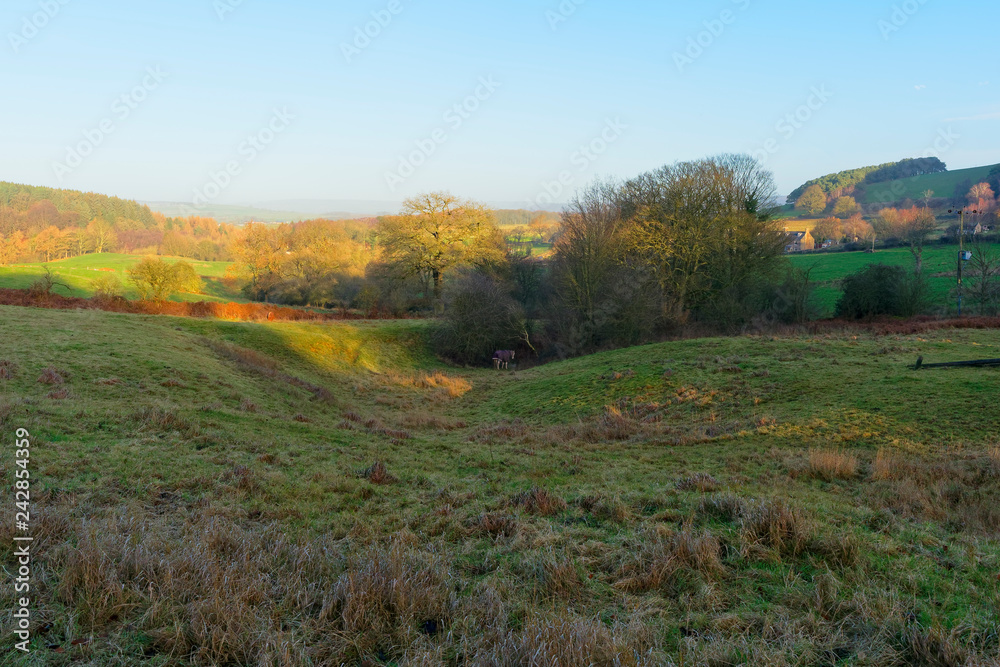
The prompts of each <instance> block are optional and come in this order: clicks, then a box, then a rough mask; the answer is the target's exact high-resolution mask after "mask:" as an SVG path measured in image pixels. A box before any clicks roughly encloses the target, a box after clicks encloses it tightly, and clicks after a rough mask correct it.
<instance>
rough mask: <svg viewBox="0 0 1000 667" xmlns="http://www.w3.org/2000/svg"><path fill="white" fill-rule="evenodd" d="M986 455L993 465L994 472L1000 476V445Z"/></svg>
mask: <svg viewBox="0 0 1000 667" xmlns="http://www.w3.org/2000/svg"><path fill="white" fill-rule="evenodd" d="M986 455H987V456H988V457H989V459H990V462H991V463H992V464H993V472H994V473H996V474H997V475H1000V445H997V446H996V447H992V448H990V449H989V451H987V453H986Z"/></svg>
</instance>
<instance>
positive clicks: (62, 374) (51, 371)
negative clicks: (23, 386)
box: [37, 366, 68, 385]
mask: <svg viewBox="0 0 1000 667" xmlns="http://www.w3.org/2000/svg"><path fill="white" fill-rule="evenodd" d="M67 376H68V374H67V373H66V371H60V370H58V369H56V368H53V367H52V366H49V367H48V368H46V369H45V370H43V371H42V374H41V375H39V376H38V380H37V381H38V382H39V383H40V384H47V385H59V384H63V383H64V382H66V377H67Z"/></svg>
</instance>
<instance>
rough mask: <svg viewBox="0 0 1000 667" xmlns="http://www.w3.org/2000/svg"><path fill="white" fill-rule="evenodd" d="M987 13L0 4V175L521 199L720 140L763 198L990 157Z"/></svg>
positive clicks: (362, 196)
mask: <svg viewBox="0 0 1000 667" xmlns="http://www.w3.org/2000/svg"><path fill="white" fill-rule="evenodd" d="M577 3H580V4H577ZM373 12H374V13H375V16H374V17H373ZM378 17H381V19H382V23H384V24H385V25H384V26H383V25H378V24H377V23H376V24H372V22H373V21H375V20H376V18H378ZM997 25H1000V6H998V5H997V3H994V2H990V3H987V2H971V1H968V0H953V1H951V2H947V3H946V2H943V0H924V2H922V3H921V2H920V0H908V2H906V3H902V2H898V1H897V2H893V1H892V0H887V1H886V2H880V1H873V0H867V1H865V2H861V1H855V0H846V1H842V2H839V3H836V4H833V3H812V2H791V1H780V0H773V1H770V2H764V1H763V0H717V1H714V2H698V3H692V2H655V3H654V2H635V1H629V0H617V1H616V2H610V1H609V0H565V2H563V3H562V4H560V1H559V0H549V1H546V0H539V1H536V2H528V1H525V0H507V1H506V2H502V3H501V2H452V1H450V0H449V1H438V2H433V3H432V2H429V1H428V0H374V1H372V0H366V1H364V2H355V3H329V2H305V1H298V2H296V1H291V2H282V3H277V2H264V1H263V0H242V2H240V1H239V0H148V1H145V2H134V1H133V2H124V1H118V0H102V1H101V2H92V1H91V2H88V1H86V0H8V1H7V2H4V3H3V5H2V8H0V33H2V36H3V42H2V43H0V75H2V79H0V80H2V82H3V104H0V180H8V181H15V182H24V183H30V184H34V185H48V186H55V187H67V188H72V189H80V190H92V191H97V192H103V193H108V194H115V195H119V196H123V197H129V198H138V199H142V200H160V201H165V200H166V201H192V200H194V199H195V198H196V196H197V195H201V196H202V197H203V198H204V199H206V200H209V201H213V202H216V203H255V202H265V201H273V200H283V199H338V200H377V201H399V200H401V199H403V198H404V197H407V196H410V195H413V194H416V193H418V192H423V191H427V190H438V189H447V190H451V191H452V192H454V193H456V194H460V195H463V196H467V197H473V198H476V199H481V200H486V201H491V202H521V203H523V205H525V206H528V205H530V204H531V203H548V200H549V199H554V200H556V201H560V200H565V199H566V198H567V197H568V195H569V194H570V193H571V192H572V190H573V189H574V188H576V187H580V186H582V185H584V184H585V183H586V182H588V181H589V180H591V179H593V178H594V177H595V176H619V177H628V176H632V175H635V174H637V173H640V172H641V171H643V170H647V169H650V168H654V167H657V166H660V165H663V164H666V163H671V162H675V161H677V160H686V159H693V158H698V157H703V156H707V155H712V154H716V153H720V152H756V153H757V154H758V155H760V156H761V157H762V158H766V162H765V165H766V166H767V167H768V168H769V169H771V170H773V171H774V173H775V176H776V179H777V182H778V185H779V189H780V190H781V191H782V193H783V194H784V193H787V192H788V191H790V190H791V189H792V188H794V187H796V186H797V185H799V184H800V183H801V182H802V181H804V180H806V179H809V178H813V177H816V176H820V175H822V174H825V173H829V172H832V171H838V170H840V169H845V168H852V167H856V166H862V165H866V164H875V163H881V162H886V161H891V160H896V159H900V158H903V157H913V156H918V155H923V154H927V153H928V152H929V151H936V154H938V155H939V156H940V157H941V158H942V159H943V160H945V162H947V163H948V165H949V167H951V168H962V167H969V166H978V165H981V164H989V163H995V162H1000V131H998V130H1000V95H998V92H1000V73H998V72H996V71H995V68H996V64H997V63H998V62H1000V58H998V55H1000V53H998V52H1000V47H998V46H997V42H996V41H995V39H993V38H992V36H991V35H990V30H992V29H994V27H995V26H997ZM366 26H367V27H368V29H369V32H370V33H372V34H375V33H377V35H376V36H375V37H372V38H370V42H368V43H366V42H365V41H364V40H359V41H355V40H356V36H357V31H358V30H360V31H364V30H365V28H366ZM376 28H377V29H376ZM698 42H700V45H698ZM692 44H694V46H692ZM345 45H348V46H349V47H350V48H348V49H346V53H345ZM359 47H360V48H359ZM678 54H679V55H678ZM150 72H153V73H154V74H150ZM477 95H478V97H477ZM122 96H125V98H124V99H123V97H122ZM456 104H458V105H463V104H464V105H465V106H464V107H462V106H460V108H459V109H458V110H456V109H455V105H456ZM789 114H791V115H792V118H791V119H789V118H788V115H789ZM796 114H798V118H797V119H796V117H795V115H796ZM102 128H103V129H102ZM104 130H110V132H105V131H104ZM251 137H253V138H254V140H250V139H249V138H251ZM935 143H936V145H935ZM588 147H589V148H588ZM83 153H86V155H83ZM74 154H75V156H76V157H74ZM560 179H561V180H562V182H561V183H560ZM548 193H552V195H554V196H550V194H548Z"/></svg>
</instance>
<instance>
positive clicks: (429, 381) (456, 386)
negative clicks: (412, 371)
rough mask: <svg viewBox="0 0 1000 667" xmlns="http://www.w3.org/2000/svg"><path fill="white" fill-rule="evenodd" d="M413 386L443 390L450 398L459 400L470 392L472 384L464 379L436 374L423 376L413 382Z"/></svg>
mask: <svg viewBox="0 0 1000 667" xmlns="http://www.w3.org/2000/svg"><path fill="white" fill-rule="evenodd" d="M414 385H415V386H417V387H420V388H421V389H444V391H445V393H446V394H448V395H449V396H451V397H452V398H459V397H461V396H464V395H465V394H467V393H469V392H470V391H472V383H471V382H469V381H468V380H466V379H464V378H459V377H454V378H453V377H448V376H447V375H445V374H444V373H441V372H438V373H434V374H433V375H424V376H422V377H419V378H417V379H416V380H414Z"/></svg>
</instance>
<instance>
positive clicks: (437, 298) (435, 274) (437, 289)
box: [431, 269, 444, 315]
mask: <svg viewBox="0 0 1000 667" xmlns="http://www.w3.org/2000/svg"><path fill="white" fill-rule="evenodd" d="M431 275H432V280H433V281H434V314H435V315H440V314H441V313H443V312H444V304H443V303H441V284H442V282H443V276H442V275H441V272H440V271H439V270H437V269H434V270H433V271H432V272H431Z"/></svg>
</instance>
